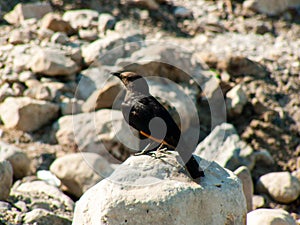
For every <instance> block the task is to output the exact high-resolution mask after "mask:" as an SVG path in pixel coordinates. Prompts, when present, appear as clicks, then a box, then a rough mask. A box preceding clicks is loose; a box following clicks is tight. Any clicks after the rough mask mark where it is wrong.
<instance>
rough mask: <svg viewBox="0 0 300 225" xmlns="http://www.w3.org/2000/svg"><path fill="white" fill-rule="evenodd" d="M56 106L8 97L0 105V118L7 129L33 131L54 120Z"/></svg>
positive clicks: (24, 98) (44, 102) (56, 110)
mask: <svg viewBox="0 0 300 225" xmlns="http://www.w3.org/2000/svg"><path fill="white" fill-rule="evenodd" d="M58 110H59V107H58V106H57V105H56V104H53V103H50V102H47V101H42V100H35V99H31V98H29V97H17V98H13V97H9V98H6V99H5V101H4V102H3V103H2V104H1V105H0V116H1V119H2V121H3V123H4V125H5V127H7V128H14V129H19V130H23V131H34V130H37V129H39V128H40V127H42V126H43V125H45V124H47V123H48V122H50V121H51V120H53V119H55V118H56V117H57V115H58Z"/></svg>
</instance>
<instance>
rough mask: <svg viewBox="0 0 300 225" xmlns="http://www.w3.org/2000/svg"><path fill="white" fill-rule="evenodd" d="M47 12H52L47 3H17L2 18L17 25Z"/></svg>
mask: <svg viewBox="0 0 300 225" xmlns="http://www.w3.org/2000/svg"><path fill="white" fill-rule="evenodd" d="M49 12H52V8H51V6H50V4H49V3H27V4H22V3H19V4H17V5H16V6H15V7H14V9H13V10H12V11H10V12H9V13H7V14H6V15H4V19H5V20H6V21H7V22H8V23H10V24H14V25H19V24H20V23H21V22H23V21H24V20H27V19H30V18H35V19H41V18H42V17H43V16H44V15H46V14H47V13H49Z"/></svg>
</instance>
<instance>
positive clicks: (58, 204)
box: [0, 0, 300, 224]
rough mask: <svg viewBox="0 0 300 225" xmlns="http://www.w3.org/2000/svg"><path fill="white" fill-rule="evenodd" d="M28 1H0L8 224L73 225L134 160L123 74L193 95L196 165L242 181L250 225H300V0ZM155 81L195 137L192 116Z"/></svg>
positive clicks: (0, 208)
mask: <svg viewBox="0 0 300 225" xmlns="http://www.w3.org/2000/svg"><path fill="white" fill-rule="evenodd" d="M20 2H21V3H22V2H25V1H9V3H8V2H7V1H0V7H1V14H0V17H1V27H0V43H1V44H0V101H1V104H0V117H1V125H0V137H1V142H0V158H1V161H0V178H1V179H0V190H1V191H0V200H1V201H0V213H1V216H0V223H1V224H33V223H35V222H36V223H37V224H71V223H72V220H73V217H74V206H75V202H76V201H77V200H78V199H79V198H80V197H81V196H82V195H83V193H85V192H86V191H87V190H88V189H89V188H90V187H92V186H94V185H95V184H96V183H98V182H99V181H100V180H101V179H103V178H105V177H107V176H109V175H110V174H111V173H112V172H113V171H114V170H115V169H116V168H118V164H120V163H122V162H123V161H124V160H126V159H127V158H128V157H129V156H130V155H131V154H133V153H134V151H132V149H131V148H128V147H127V146H126V145H125V144H124V143H121V142H120V140H119V139H118V135H119V136H120V135H121V136H122V134H124V129H123V126H124V121H123V118H122V115H121V113H120V111H119V110H118V104H119V103H118V101H117V103H116V106H113V102H114V100H115V98H116V96H117V95H118V93H119V92H121V91H122V90H123V86H122V85H121V84H120V82H119V81H117V80H115V79H113V78H111V77H110V76H109V72H110V71H115V70H117V69H122V68H125V69H129V70H135V71H140V72H142V73H143V74H145V75H146V76H154V75H160V76H164V77H165V78H168V79H169V80H172V81H174V82H176V83H177V84H179V86H180V87H182V90H184V92H185V93H187V94H188V95H189V96H190V97H191V99H192V101H193V103H194V104H195V105H196V107H197V109H198V110H199V115H198V116H199V120H200V124H201V126H200V132H199V131H198V133H199V135H197V136H199V137H197V140H198V142H199V145H198V146H197V148H196V152H195V154H197V155H200V156H202V157H203V158H205V159H207V160H210V161H216V162H217V163H219V164H220V165H221V166H223V167H226V168H228V169H230V170H232V171H234V172H235V174H237V175H238V177H239V178H241V180H242V181H243V188H244V194H245V196H246V200H247V209H248V212H249V213H248V215H247V220H248V224H271V222H272V221H275V220H276V221H279V222H278V224H300V208H299V204H300V202H299V195H300V158H299V154H300V97H299V96H300V50H299V49H300V25H299V23H300V2H299V1H297V0H290V1H288V0H287V1H279V0H268V1H267V0H246V1H231V0H221V1H184V0H172V1H165V0H148V1H144V0H135V1H131V0H122V1H117V0H116V1H113V2H112V1H105V0H90V1H79V0H78V1H61V0H52V1H47V2H42V3H38V4H37V2H36V1H30V3H29V2H28V1H26V4H25V3H23V4H18V3H20ZM145 43H146V44H145ZM166 43H167V44H166ZM168 43H171V44H170V45H169V44H168ZM147 60H153V61H155V62H156V63H147ZM159 62H167V63H169V64H171V65H175V66H178V67H179V68H180V69H181V70H178V69H176V68H174V67H172V66H169V65H167V64H164V63H159ZM204 64H206V65H208V67H209V68H207V67H205V66H203V65H204ZM182 70H184V71H186V72H188V73H189V74H193V75H199V74H201V76H200V75H199V77H197V76H196V79H198V81H199V82H200V83H201V85H200V86H201V88H199V87H198V86H197V85H195V84H193V83H191V82H190V78H189V77H188V76H187V75H186V74H185V73H184V72H183V71H182ZM202 72H203V73H204V72H205V73H206V74H207V75H206V76H204V75H203V74H202ZM149 83H150V88H151V91H152V93H153V95H155V96H159V97H160V98H162V97H163V96H164V95H166V96H167V97H166V99H172V104H171V103H170V102H167V101H164V100H163V99H161V100H162V102H163V104H165V106H166V107H168V109H169V110H170V112H171V113H172V115H174V118H175V119H176V118H177V116H178V114H177V112H176V111H175V110H174V107H172V105H173V106H176V107H175V108H176V109H177V110H178V108H179V110H180V109H181V110H182V111H183V115H181V116H182V117H183V118H182V119H183V121H184V123H182V124H181V128H182V129H183V131H185V134H186V135H191V136H193V134H194V133H195V132H194V131H195V129H198V128H197V127H196V126H194V119H195V118H193V117H191V116H190V114H189V110H186V111H185V109H187V108H188V107H189V105H188V104H186V103H185V102H184V101H183V100H182V99H180V98H177V92H176V90H172V89H171V87H170V86H168V85H166V84H162V83H161V82H160V81H159V80H155V79H154V80H149ZM212 83H213V84H214V85H211V84H212ZM216 84H217V85H216ZM218 90H221V92H222V96H224V100H223V101H222V99H221V100H220V99H218V96H219V95H218ZM174 96H175V97H174ZM218 100H220V102H221V103H222V102H225V104H226V112H227V113H226V115H227V123H221V122H225V121H222V120H221V119H220V118H221V116H224V115H223V114H222V113H219V112H222V109H223V108H222V104H220V105H218V104H217V105H216V108H209V103H210V102H211V101H213V102H215V101H217V102H218ZM112 108H113V109H112ZM216 112H217V113H216ZM112 113H113V114H114V116H113V120H112V117H111V114H112ZM95 118H96V119H95ZM218 119H220V121H218ZM213 120H214V121H218V123H217V126H211V121H213ZM113 124H114V125H113ZM113 126H116V127H117V128H118V129H117V130H115V129H113V128H112V127H113ZM196 133H197V132H196ZM224 134H225V135H224ZM222 135H224V136H222ZM125 139H126V138H125ZM127 142H128V143H132V142H134V140H130V139H129V140H128V139H127ZM107 150H108V151H107ZM218 156H219V157H218ZM131 159H132V158H129V160H131ZM126 162H127V161H126ZM130 162H131V161H129V162H127V164H128V163H130ZM134 163H138V162H134ZM149 163H150V164H151V162H149ZM125 164H126V163H125ZM100 183H101V182H100ZM100 183H99V184H100ZM200 184H201V182H200ZM102 186H103V185H102ZM99 187H100V186H99ZM167 187H169V186H167ZM187 196H189V195H188V194H187ZM148 200H149V199H148ZM148 200H147V201H148ZM145 201H146V200H145ZM149 201H150V200H149ZM143 207H144V206H143ZM259 208H264V209H259ZM266 208H267V209H266ZM253 210H254V211H253ZM75 213H76V211H75ZM95 213H97V212H95ZM147 213H148V212H147ZM156 215H158V214H156ZM75 217H76V215H75ZM143 222H144V221H143ZM74 224H76V221H74ZM77 224H80V223H79V222H78V221H77ZM116 224H118V223H116ZM272 224H275V223H272ZM276 224H277V223H276Z"/></svg>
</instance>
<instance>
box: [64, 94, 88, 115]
mask: <svg viewBox="0 0 300 225" xmlns="http://www.w3.org/2000/svg"><path fill="white" fill-rule="evenodd" d="M82 105H83V101H82V100H79V99H76V98H66V97H64V98H63V99H62V100H61V102H60V111H61V114H62V115H71V114H78V113H81V112H82Z"/></svg>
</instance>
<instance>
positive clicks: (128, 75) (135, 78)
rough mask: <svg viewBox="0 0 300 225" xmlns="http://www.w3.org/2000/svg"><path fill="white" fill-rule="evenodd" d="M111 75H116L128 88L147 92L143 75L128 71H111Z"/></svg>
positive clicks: (147, 88)
mask: <svg viewBox="0 0 300 225" xmlns="http://www.w3.org/2000/svg"><path fill="white" fill-rule="evenodd" d="M111 75H113V76H116V77H118V78H119V79H120V80H121V81H122V82H123V84H124V85H125V87H126V88H127V89H128V90H130V91H136V92H141V93H144V94H149V87H148V84H147V81H146V80H145V78H144V77H143V76H141V75H139V74H137V73H134V72H129V71H120V72H112V73H111Z"/></svg>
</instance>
